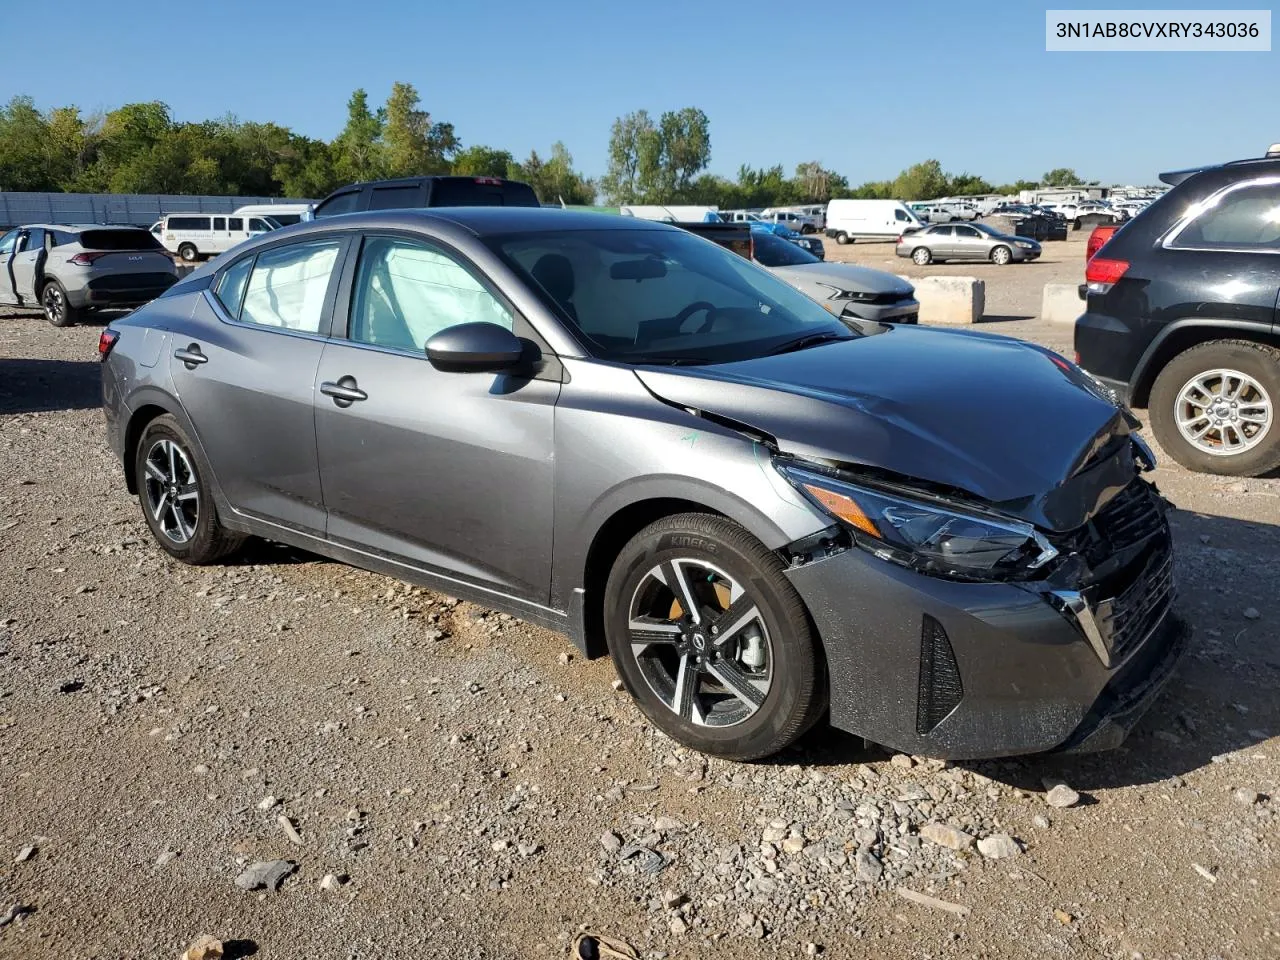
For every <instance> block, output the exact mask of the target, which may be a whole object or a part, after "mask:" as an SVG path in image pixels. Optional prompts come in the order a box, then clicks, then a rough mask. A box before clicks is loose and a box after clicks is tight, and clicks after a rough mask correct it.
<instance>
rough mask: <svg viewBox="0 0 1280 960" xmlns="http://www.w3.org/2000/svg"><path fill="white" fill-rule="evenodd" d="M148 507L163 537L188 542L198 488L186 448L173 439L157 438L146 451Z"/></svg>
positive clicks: (197, 503) (195, 514) (196, 514)
mask: <svg viewBox="0 0 1280 960" xmlns="http://www.w3.org/2000/svg"><path fill="white" fill-rule="evenodd" d="M144 481H145V483H146V500H147V510H148V511H149V512H150V514H151V519H152V520H153V521H154V522H155V525H156V527H158V528H159V529H160V530H161V531H162V532H163V533H164V535H165V536H166V537H168V538H169V539H170V540H172V541H173V542H174V543H179V544H181V543H187V542H188V541H189V540H190V539H191V538H192V537H193V536H195V532H196V524H197V523H198V522H199V520H200V490H199V487H197V486H196V472H195V469H194V468H193V467H192V466H191V460H190V459H188V457H187V454H186V452H185V451H184V450H183V449H182V448H181V447H180V446H178V445H177V444H176V443H174V442H173V441H172V440H157V441H156V442H155V443H153V444H152V445H151V449H150V450H148V451H147V459H146V477H145V478H144Z"/></svg>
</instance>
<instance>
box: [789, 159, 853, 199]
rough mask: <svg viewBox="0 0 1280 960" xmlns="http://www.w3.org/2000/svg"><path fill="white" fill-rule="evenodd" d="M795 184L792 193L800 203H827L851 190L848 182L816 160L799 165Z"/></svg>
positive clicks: (794, 180)
mask: <svg viewBox="0 0 1280 960" xmlns="http://www.w3.org/2000/svg"><path fill="white" fill-rule="evenodd" d="M793 182H794V185H793V187H792V191H791V192H792V194H793V195H794V197H795V199H796V202H798V203H826V202H827V201H828V200H830V199H831V198H832V197H838V196H842V195H843V194H844V193H845V192H847V191H848V189H849V181H848V180H846V179H845V178H844V177H843V176H841V175H840V174H838V173H836V172H835V171H834V170H827V169H826V168H825V167H823V166H822V164H820V163H818V162H817V161H816V160H812V161H809V162H808V163H801V164H797V165H796V174H795V177H794V178H793Z"/></svg>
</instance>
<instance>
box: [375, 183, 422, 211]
mask: <svg viewBox="0 0 1280 960" xmlns="http://www.w3.org/2000/svg"><path fill="white" fill-rule="evenodd" d="M421 197H422V187H420V186H418V185H417V184H411V185H409V186H403V185H402V186H396V187H374V188H373V196H371V197H370V198H369V209H370V210H399V209H401V208H404V207H417V206H421Z"/></svg>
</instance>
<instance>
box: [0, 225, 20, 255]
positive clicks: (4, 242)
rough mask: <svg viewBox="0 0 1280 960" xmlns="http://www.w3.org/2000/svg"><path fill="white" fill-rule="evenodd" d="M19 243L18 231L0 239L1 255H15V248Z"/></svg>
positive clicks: (12, 231) (13, 231)
mask: <svg viewBox="0 0 1280 960" xmlns="http://www.w3.org/2000/svg"><path fill="white" fill-rule="evenodd" d="M17 243H18V231H17V230H10V231H9V232H8V233H6V234H5V235H4V236H3V237H0V253H13V248H14V247H15V246H16V245H17Z"/></svg>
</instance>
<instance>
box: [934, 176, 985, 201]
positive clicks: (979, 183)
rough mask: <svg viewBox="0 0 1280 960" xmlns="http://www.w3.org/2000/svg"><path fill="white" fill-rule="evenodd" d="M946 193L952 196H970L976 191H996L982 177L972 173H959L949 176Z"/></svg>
mask: <svg viewBox="0 0 1280 960" xmlns="http://www.w3.org/2000/svg"><path fill="white" fill-rule="evenodd" d="M947 179H948V183H947V189H946V194H947V196H952V197H963V196H969V195H971V194H975V193H994V192H995V191H994V190H993V188H992V186H991V184H990V183H988V182H987V181H986V180H984V179H983V178H982V177H978V176H975V175H973V174H972V173H958V174H956V175H955V176H952V177H948V178H947Z"/></svg>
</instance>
